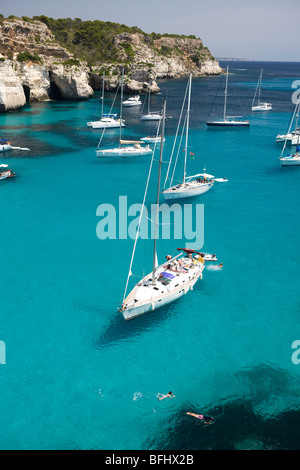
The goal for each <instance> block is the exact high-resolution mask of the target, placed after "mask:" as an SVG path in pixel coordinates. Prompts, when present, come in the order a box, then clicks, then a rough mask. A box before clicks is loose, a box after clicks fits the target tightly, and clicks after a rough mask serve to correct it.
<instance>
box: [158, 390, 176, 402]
mask: <svg viewBox="0 0 300 470" xmlns="http://www.w3.org/2000/svg"><path fill="white" fill-rule="evenodd" d="M157 398H158V399H159V400H160V401H161V400H164V399H165V398H175V395H173V393H172V392H169V393H167V394H166V395H163V394H162V393H158V394H157Z"/></svg>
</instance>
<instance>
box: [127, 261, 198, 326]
mask: <svg viewBox="0 0 300 470" xmlns="http://www.w3.org/2000/svg"><path fill="white" fill-rule="evenodd" d="M183 259H185V260H187V258H183ZM165 266H166V265H165ZM203 269H204V264H202V263H200V262H198V263H197V264H193V267H192V268H190V269H189V271H188V272H184V273H182V272H180V273H176V272H174V271H169V270H167V272H169V273H171V272H173V274H174V279H173V280H172V281H171V283H170V284H169V285H163V284H162V283H161V282H160V281H159V280H158V275H159V274H162V273H163V272H166V267H162V268H161V269H159V270H158V272H157V277H156V280H155V284H152V281H151V274H149V275H148V276H145V277H144V279H142V281H141V282H139V283H138V284H137V285H136V286H135V288H134V289H133V290H132V292H131V293H130V294H129V295H128V297H127V298H126V299H125V301H124V303H123V306H125V308H124V307H123V308H122V309H121V311H122V313H123V317H124V318H125V320H132V319H133V318H136V317H138V316H140V315H143V314H144V313H147V312H151V311H153V310H157V309H158V308H161V307H163V306H165V305H168V304H170V303H171V302H174V301H175V300H177V299H179V298H180V297H182V296H183V295H185V294H186V293H187V292H188V291H189V290H192V289H193V286H194V285H195V283H196V282H197V281H198V279H199V277H201V278H202V271H203ZM131 305H132V307H131Z"/></svg>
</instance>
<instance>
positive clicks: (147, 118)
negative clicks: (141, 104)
mask: <svg viewBox="0 0 300 470" xmlns="http://www.w3.org/2000/svg"><path fill="white" fill-rule="evenodd" d="M161 118H162V116H161V115H160V114H145V116H142V117H141V121H160V120H161Z"/></svg>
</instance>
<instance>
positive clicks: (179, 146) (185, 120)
mask: <svg viewBox="0 0 300 470" xmlns="http://www.w3.org/2000/svg"><path fill="white" fill-rule="evenodd" d="M186 123H187V116H185V119H184V125H183V128H182V132H181V137H180V142H179V145H178V150H177V155H176V160H175V163H174V168H173V173H172V177H171V180H170V187H171V186H172V183H173V179H174V174H175V170H176V165H177V160H178V156H179V153H180V149H181V146H182V144H181V143H182V139H183V134H184V131H185V127H186Z"/></svg>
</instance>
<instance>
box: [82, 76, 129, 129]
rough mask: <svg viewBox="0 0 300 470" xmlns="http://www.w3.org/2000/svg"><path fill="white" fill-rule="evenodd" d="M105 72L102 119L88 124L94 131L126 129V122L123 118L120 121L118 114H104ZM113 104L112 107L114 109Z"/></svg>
mask: <svg viewBox="0 0 300 470" xmlns="http://www.w3.org/2000/svg"><path fill="white" fill-rule="evenodd" d="M104 77H105V72H103V78H102V97H101V101H102V103H101V118H100V119H98V120H95V121H89V122H87V126H88V127H92V128H93V129H113V128H118V127H120V126H122V127H124V126H125V124H124V120H122V119H121V118H120V119H118V117H117V116H118V115H117V114H112V113H108V114H103V106H104V84H105V80H104ZM117 93H118V89H117V91H116V95H115V96H117ZM113 104H114V103H113ZM113 104H112V107H113Z"/></svg>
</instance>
